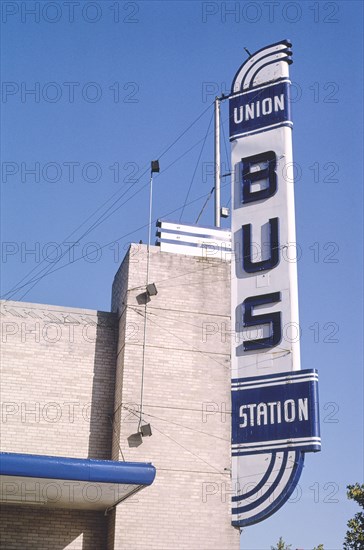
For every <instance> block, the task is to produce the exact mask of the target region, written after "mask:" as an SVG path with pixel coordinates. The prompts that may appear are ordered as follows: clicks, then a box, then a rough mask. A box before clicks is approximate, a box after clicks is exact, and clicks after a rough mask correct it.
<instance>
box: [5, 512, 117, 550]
mask: <svg viewBox="0 0 364 550" xmlns="http://www.w3.org/2000/svg"><path fill="white" fill-rule="evenodd" d="M106 529H107V522H106V520H105V519H104V518H101V516H100V514H99V513H96V512H88V511H81V510H51V509H47V510H42V511H40V510H39V509H38V508H35V507H32V506H2V507H1V531H0V547H1V548H2V549H3V550H30V549H31V550H33V549H34V550H50V549H52V550H65V549H67V550H96V549H98V550H100V549H102V548H105V540H106Z"/></svg>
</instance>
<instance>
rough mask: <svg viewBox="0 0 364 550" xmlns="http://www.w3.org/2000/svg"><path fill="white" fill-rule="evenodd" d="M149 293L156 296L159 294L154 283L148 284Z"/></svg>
mask: <svg viewBox="0 0 364 550" xmlns="http://www.w3.org/2000/svg"><path fill="white" fill-rule="evenodd" d="M147 294H148V296H156V295H157V294H158V290H157V287H156V286H155V284H154V283H149V285H147Z"/></svg>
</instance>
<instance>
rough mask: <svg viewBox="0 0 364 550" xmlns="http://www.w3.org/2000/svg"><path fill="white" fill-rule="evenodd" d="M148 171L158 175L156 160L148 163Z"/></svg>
mask: <svg viewBox="0 0 364 550" xmlns="http://www.w3.org/2000/svg"><path fill="white" fill-rule="evenodd" d="M150 170H151V173H152V174H154V173H157V174H158V173H159V161H158V160H152V162H151V163H150Z"/></svg>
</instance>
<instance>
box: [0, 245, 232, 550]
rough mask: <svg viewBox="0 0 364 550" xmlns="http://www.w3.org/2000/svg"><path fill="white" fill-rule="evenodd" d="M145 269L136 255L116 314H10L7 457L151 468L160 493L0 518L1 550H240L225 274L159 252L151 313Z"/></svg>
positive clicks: (5, 358)
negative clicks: (100, 509) (142, 427)
mask: <svg viewBox="0 0 364 550" xmlns="http://www.w3.org/2000/svg"><path fill="white" fill-rule="evenodd" d="M146 258H147V256H146V247H145V246H144V245H132V246H131V248H130V250H129V252H128V254H127V255H126V258H125V259H124V261H123V263H122V265H121V266H120V269H119V271H118V273H117V274H116V277H115V281H114V284H113V292H112V313H104V312H96V311H91V310H81V309H74V308H64V307H56V306H48V305H38V304H28V303H20V302H5V303H4V305H3V307H2V310H1V312H2V317H1V325H2V326H1V328H2V333H1V341H2V380H3V385H2V401H3V403H2V411H1V412H2V418H1V421H2V450H4V451H9V452H25V453H34V454H50V455H58V456H69V457H90V458H104V459H107V458H111V457H112V458H113V459H114V460H128V461H138V462H141V461H146V462H152V463H153V464H154V465H155V466H156V468H157V477H156V480H155V482H154V484H153V485H152V486H151V487H148V488H146V489H144V490H143V491H141V492H140V493H138V494H137V495H135V497H133V498H131V499H129V500H127V501H126V502H123V503H121V504H120V505H119V506H117V508H116V509H115V510H114V511H111V512H110V513H109V514H108V515H107V516H106V517H105V516H104V515H103V514H102V513H95V512H81V511H74V510H49V509H42V508H41V507H30V506H29V507H28V506H22V507H21V508H20V507H17V506H5V507H4V512H3V515H2V518H4V521H3V522H2V530H3V543H2V548H6V549H13V548H19V549H20V548H21V549H23V548H27V549H37V550H42V549H43V548H47V549H48V548H52V549H63V548H72V549H74V548H82V549H83V550H91V549H94V548H97V549H100V550H101V549H103V548H106V547H107V548H108V550H124V549H126V548H128V549H133V550H139V549H140V550H141V549H143V550H144V549H145V548H149V549H150V550H174V549H180V550H187V549H188V550H197V549H199V550H205V549H206V550H208V549H211V550H212V549H214V550H225V549H226V550H227V549H229V550H234V549H238V548H239V534H238V531H237V530H236V529H234V528H233V527H231V523H230V522H231V515H230V494H229V491H230V489H231V487H230V420H231V418H230V414H229V411H230V355H229V353H230V344H229V337H228V336H229V330H230V305H229V295H230V283H229V277H230V266H229V264H228V263H225V262H221V261H219V260H214V259H206V260H205V259H198V258H193V257H186V256H179V255H174V254H168V253H161V252H160V249H159V248H157V247H151V255H150V277H149V281H150V282H155V284H156V286H157V289H158V294H157V296H154V297H152V298H151V300H150V302H149V303H148V304H147V306H146V307H145V280H146ZM145 318H147V325H146V347H145V349H144V348H143V340H144V322H145ZM143 353H144V372H143V377H144V386H143V387H144V392H143V413H142V422H143V423H150V424H151V426H152V432H153V435H152V436H151V437H149V438H148V437H145V438H143V440H142V442H141V441H140V437H139V436H138V435H137V432H138V423H139V414H140V402H141V378H142V365H143ZM113 412H114V414H112V413H113ZM110 414H111V417H112V418H113V426H111V423H110V421H109V418H108V415H110Z"/></svg>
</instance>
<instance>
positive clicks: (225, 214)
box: [220, 206, 230, 218]
mask: <svg viewBox="0 0 364 550" xmlns="http://www.w3.org/2000/svg"><path fill="white" fill-rule="evenodd" d="M220 213H221V217H222V218H228V217H229V216H230V210H229V208H228V207H227V206H222V207H221V211H220Z"/></svg>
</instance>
